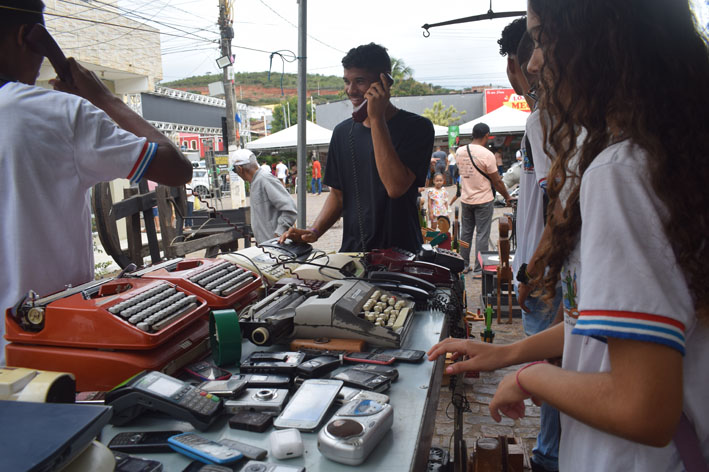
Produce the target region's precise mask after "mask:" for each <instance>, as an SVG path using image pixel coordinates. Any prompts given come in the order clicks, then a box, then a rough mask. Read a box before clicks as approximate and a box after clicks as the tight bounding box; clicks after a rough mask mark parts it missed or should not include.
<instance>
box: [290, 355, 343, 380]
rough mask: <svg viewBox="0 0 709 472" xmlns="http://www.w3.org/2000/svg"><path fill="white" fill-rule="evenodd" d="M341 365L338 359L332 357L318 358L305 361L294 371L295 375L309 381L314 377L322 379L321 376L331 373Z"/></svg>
mask: <svg viewBox="0 0 709 472" xmlns="http://www.w3.org/2000/svg"><path fill="white" fill-rule="evenodd" d="M341 365H342V362H340V359H338V358H337V357H332V356H318V357H315V358H313V359H310V360H309V361H305V362H303V363H302V364H300V365H299V366H298V368H297V369H296V370H295V373H296V374H297V375H300V376H302V377H305V378H308V379H311V378H314V377H322V376H323V375H325V374H327V373H330V372H332V371H333V370H335V369H337V368H338V367H339V366H341Z"/></svg>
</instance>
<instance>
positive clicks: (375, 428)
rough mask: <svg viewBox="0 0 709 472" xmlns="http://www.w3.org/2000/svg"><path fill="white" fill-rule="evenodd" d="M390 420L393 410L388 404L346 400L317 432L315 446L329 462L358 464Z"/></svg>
mask: <svg viewBox="0 0 709 472" xmlns="http://www.w3.org/2000/svg"><path fill="white" fill-rule="evenodd" d="M393 423H394V409H393V408H392V406H391V405H389V404H388V403H379V402H377V401H374V400H368V399H366V400H360V401H352V402H349V403H346V404H345V405H344V406H342V407H341V408H340V409H339V410H337V413H335V415H334V416H333V417H332V419H331V420H330V421H328V422H327V424H326V425H325V426H324V427H323V428H322V429H321V430H320V432H319V433H318V449H319V450H320V453H321V454H322V455H323V456H325V457H327V458H328V459H330V460H332V461H335V462H340V463H342V464H347V465H359V464H361V463H362V462H364V461H365V459H367V456H369V454H371V452H372V451H373V450H374V448H375V447H376V446H377V444H379V443H380V442H381V440H382V439H383V438H384V436H385V435H386V434H387V432H388V431H389V430H390V429H391V426H392V424H393Z"/></svg>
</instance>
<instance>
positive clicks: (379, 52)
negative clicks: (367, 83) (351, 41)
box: [342, 43, 391, 73]
mask: <svg viewBox="0 0 709 472" xmlns="http://www.w3.org/2000/svg"><path fill="white" fill-rule="evenodd" d="M342 67H344V68H345V69H351V68H353V67H356V68H358V69H365V70H368V71H371V72H376V73H380V72H391V58H389V54H387V50H386V48H385V47H384V46H380V45H379V44H375V43H369V44H363V45H361V46H357V47H356V48H352V49H350V50H349V51H348V52H347V55H346V56H345V57H343V58H342Z"/></svg>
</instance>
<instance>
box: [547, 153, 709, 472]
mask: <svg viewBox="0 0 709 472" xmlns="http://www.w3.org/2000/svg"><path fill="white" fill-rule="evenodd" d="M649 182H650V179H649V176H648V172H647V163H646V153H645V152H644V151H643V150H642V149H640V148H639V147H637V146H634V145H633V144H632V143H630V142H628V141H624V142H622V143H618V144H615V145H612V146H610V147H608V148H607V149H605V150H604V151H603V152H602V153H601V154H599V156H598V157H597V158H596V159H595V160H594V161H593V163H592V164H591V165H590V166H589V167H588V169H587V170H586V172H585V173H584V176H583V179H582V182H581V194H580V205H581V218H582V220H583V223H582V228H581V239H580V242H579V245H578V246H577V248H576V250H575V251H574V252H573V253H572V254H571V256H570V257H569V260H568V261H567V264H566V265H565V267H564V268H563V271H562V280H561V282H562V286H563V289H564V300H563V303H564V325H565V338H564V357H563V367H564V368H565V369H570V370H575V371H580V372H607V371H609V370H610V367H611V366H610V358H609V354H608V348H607V344H606V339H607V338H608V337H615V338H624V339H633V340H638V341H645V342H652V343H659V344H663V345H665V346H668V347H670V348H672V349H676V350H677V351H679V352H680V353H682V354H683V355H684V358H683V391H684V398H683V400H684V406H683V409H684V412H685V413H686V414H687V416H688V417H689V419H690V421H691V422H692V423H693V424H694V427H695V429H696V431H697V435H698V437H699V441H700V449H701V450H702V451H703V453H704V458H705V459H706V460H707V461H709V401H707V400H708V399H709V374H708V372H709V370H707V369H708V368H707V366H709V327H707V326H706V325H704V326H700V325H699V324H698V323H697V319H696V316H695V311H694V306H693V303H692V299H691V296H690V292H689V289H688V287H687V284H686V282H685V279H684V276H683V274H682V272H681V270H680V268H679V266H678V265H677V263H676V260H675V257H674V253H673V252H672V248H671V246H670V244H669V241H668V240H667V237H666V236H665V234H664V231H663V229H662V224H661V222H660V215H661V214H663V213H664V212H665V211H666V210H665V209H664V207H663V205H662V203H661V202H660V201H659V200H658V199H657V197H656V196H655V195H654V193H653V191H652V188H651V186H650V183H649ZM657 375H660V376H661V375H662V372H658V373H657ZM609 401H610V400H609ZM648 414H652V412H648ZM559 470H573V471H589V472H592V471H594V472H595V471H599V470H603V471H618V472H620V471H622V472H626V471H638V472H645V471H663V472H665V471H671V472H674V471H681V470H684V468H683V466H682V465H681V462H680V458H679V454H678V452H677V449H676V448H675V445H674V443H670V444H669V445H668V446H666V447H663V448H655V447H649V446H643V445H641V444H638V443H635V442H631V441H628V440H625V439H621V438H619V437H617V436H613V435H611V434H608V433H604V432H602V431H599V430H597V429H594V428H592V427H590V426H587V425H585V424H583V423H580V422H579V421H576V420H574V419H572V418H571V417H569V416H567V415H564V414H562V415H561V444H560V452H559Z"/></svg>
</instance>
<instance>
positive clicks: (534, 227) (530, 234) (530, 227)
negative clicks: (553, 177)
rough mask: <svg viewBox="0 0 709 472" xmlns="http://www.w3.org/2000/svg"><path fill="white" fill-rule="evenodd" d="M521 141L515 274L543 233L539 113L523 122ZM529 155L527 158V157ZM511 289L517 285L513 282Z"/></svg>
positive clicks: (545, 162) (544, 170)
mask: <svg viewBox="0 0 709 472" xmlns="http://www.w3.org/2000/svg"><path fill="white" fill-rule="evenodd" d="M525 137H526V138H527V139H529V144H530V145H531V148H532V149H531V153H530V152H529V150H528V149H527V140H526V139H524V138H523V139H522V148H521V149H520V151H521V153H522V171H521V172H520V177H519V200H518V201H517V251H516V252H515V257H514V259H513V260H512V270H513V272H514V274H517V271H518V270H519V267H520V266H521V265H522V263H528V262H529V259H530V258H531V257H532V255H533V254H534V251H535V250H536V249H537V246H538V245H539V240H540V239H541V238H542V232H543V231H544V190H543V189H542V185H541V184H542V183H544V184H546V177H547V174H548V173H549V167H550V165H551V160H550V159H549V157H547V155H546V153H545V152H544V148H543V140H544V136H543V131H542V125H541V122H540V120H539V110H535V111H533V112H532V114H531V115H529V118H527V125H526V131H525ZM530 154H531V156H530ZM514 283H515V285H516V284H519V282H517V279H516V278H515V280H514Z"/></svg>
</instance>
